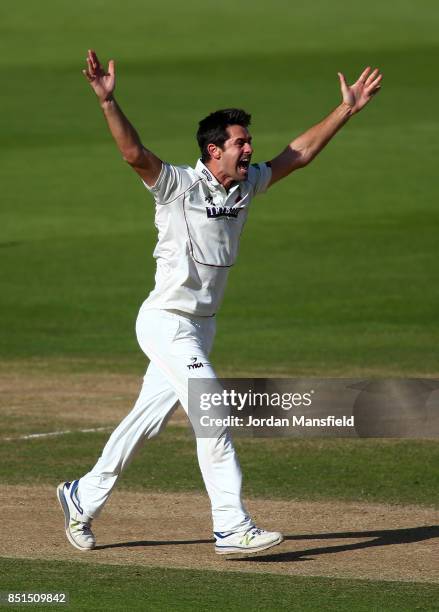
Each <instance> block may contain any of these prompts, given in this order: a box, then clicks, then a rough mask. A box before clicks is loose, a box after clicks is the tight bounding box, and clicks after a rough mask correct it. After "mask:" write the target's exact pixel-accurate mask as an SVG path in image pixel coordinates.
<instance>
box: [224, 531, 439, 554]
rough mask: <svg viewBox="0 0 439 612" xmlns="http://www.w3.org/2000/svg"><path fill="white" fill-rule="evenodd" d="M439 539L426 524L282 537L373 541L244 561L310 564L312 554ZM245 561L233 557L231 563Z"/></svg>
mask: <svg viewBox="0 0 439 612" xmlns="http://www.w3.org/2000/svg"><path fill="white" fill-rule="evenodd" d="M438 537H439V526H437V525H429V526H423V527H409V528H406V529H385V530H382V531H342V532H336V533H318V534H310V535H309V534H307V535H290V536H285V538H284V539H285V540H330V539H337V540H338V539H340V538H349V539H350V538H373V539H372V540H368V541H367V542H354V543H352V544H340V545H338V546H321V547H319V548H308V549H304V550H294V551H290V552H280V553H274V554H268V555H259V556H258V557H256V558H254V559H253V558H251V557H247V558H245V561H257V562H258V563H260V562H262V563H264V562H266V563H285V562H288V561H305V560H306V561H311V560H312V558H310V557H311V556H312V555H328V554H332V553H339V552H346V551H349V550H361V549H363V548H372V547H374V546H389V545H394V544H410V543H412V542H422V540H429V539H431V538H438ZM240 559H242V560H244V558H243V557H241V558H239V557H236V558H235V559H234V560H235V561H239V560H240Z"/></svg>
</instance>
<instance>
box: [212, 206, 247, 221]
mask: <svg viewBox="0 0 439 612" xmlns="http://www.w3.org/2000/svg"><path fill="white" fill-rule="evenodd" d="M243 208H244V207H243V206H234V207H232V206H206V213H207V218H208V219H217V218H218V217H228V218H232V219H236V218H237V217H238V215H239V213H240V212H241V210H242V209H243Z"/></svg>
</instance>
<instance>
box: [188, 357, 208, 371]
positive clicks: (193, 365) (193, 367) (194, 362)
mask: <svg viewBox="0 0 439 612" xmlns="http://www.w3.org/2000/svg"><path fill="white" fill-rule="evenodd" d="M191 361H192V363H188V365H187V368H188V370H196V369H197V368H204V364H203V363H201V362H199V361H198V357H191Z"/></svg>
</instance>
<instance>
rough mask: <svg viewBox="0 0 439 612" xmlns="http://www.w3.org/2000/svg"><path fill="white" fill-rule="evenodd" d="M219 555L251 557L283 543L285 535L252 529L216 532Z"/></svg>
mask: <svg viewBox="0 0 439 612" xmlns="http://www.w3.org/2000/svg"><path fill="white" fill-rule="evenodd" d="M214 535H215V539H216V543H215V552H216V554H217V555H230V554H240V555H251V554H254V553H257V552H259V551H261V550H266V549H267V548H271V547H272V546H276V545H277V544H280V543H281V542H282V540H283V539H284V538H283V535H282V534H281V533H279V532H277V531H265V530H264V529H259V528H258V527H255V526H254V525H253V527H250V529H247V530H246V531H232V532H219V531H215V532H214Z"/></svg>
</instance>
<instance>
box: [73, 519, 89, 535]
mask: <svg viewBox="0 0 439 612" xmlns="http://www.w3.org/2000/svg"><path fill="white" fill-rule="evenodd" d="M71 527H73V529H76V530H77V531H82V533H83V534H84V535H89V536H93V533H92V531H91V521H88V522H84V523H83V522H81V521H74V522H73V524H72V525H71Z"/></svg>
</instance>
